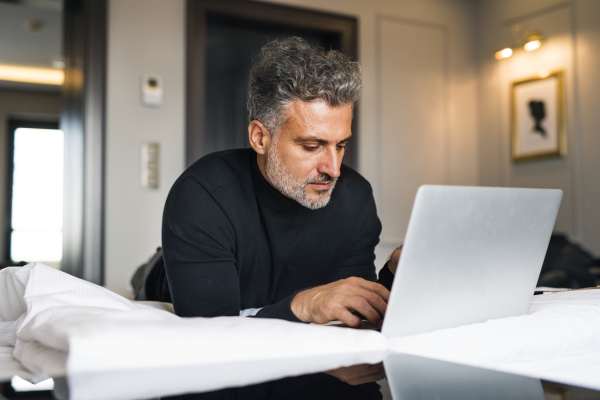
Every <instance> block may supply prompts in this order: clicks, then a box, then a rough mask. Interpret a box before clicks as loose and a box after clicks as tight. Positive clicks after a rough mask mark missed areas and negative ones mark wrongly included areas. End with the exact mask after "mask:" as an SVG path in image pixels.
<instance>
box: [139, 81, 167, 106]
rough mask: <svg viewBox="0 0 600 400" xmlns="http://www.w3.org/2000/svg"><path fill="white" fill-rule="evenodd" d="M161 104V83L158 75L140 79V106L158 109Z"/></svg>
mask: <svg viewBox="0 0 600 400" xmlns="http://www.w3.org/2000/svg"><path fill="white" fill-rule="evenodd" d="M162 102H163V83H162V78H161V77H160V76H158V75H144V76H143V77H142V105H143V106H145V107H160V106H161V105H162Z"/></svg>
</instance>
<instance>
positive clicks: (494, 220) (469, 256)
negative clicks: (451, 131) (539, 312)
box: [381, 185, 562, 337]
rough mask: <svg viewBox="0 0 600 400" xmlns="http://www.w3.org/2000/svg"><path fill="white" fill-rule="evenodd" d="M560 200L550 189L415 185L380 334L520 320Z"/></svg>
mask: <svg viewBox="0 0 600 400" xmlns="http://www.w3.org/2000/svg"><path fill="white" fill-rule="evenodd" d="M561 200H562V191H561V190H555V189H515V188H493V187H467V186H439V185H424V186H421V187H420V188H419V190H418V192H417V196H416V198H415V203H414V206H413V210H412V214H411V217H410V221H409V224H408V230H407V232H406V238H405V241H404V246H403V248H402V255H401V257H400V261H399V262H398V268H397V270H396V275H395V277H394V284H393V286H392V291H391V294H390V299H389V302H388V306H387V311H386V318H385V319H384V322H383V326H382V329H381V332H382V333H383V334H384V335H385V336H386V337H393V336H408V335H414V334H418V333H423V332H429V331H433V330H438V329H444V328H450V327H455V326H460V325H465V324H472V323H476V322H483V321H486V320H489V319H494V318H504V317H510V316H515V315H524V314H526V313H527V312H528V310H529V304H530V302H531V299H532V297H533V294H534V290H535V287H536V283H537V280H538V277H539V274H540V270H541V268H542V263H543V261H544V256H545V254H546V249H547V248H548V243H549V241H550V235H551V234H552V230H553V228H554V223H555V221H556V215H557V214H558V208H559V206H560V202H561Z"/></svg>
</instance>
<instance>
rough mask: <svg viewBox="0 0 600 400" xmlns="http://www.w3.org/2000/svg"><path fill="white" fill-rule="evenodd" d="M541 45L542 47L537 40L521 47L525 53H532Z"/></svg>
mask: <svg viewBox="0 0 600 400" xmlns="http://www.w3.org/2000/svg"><path fill="white" fill-rule="evenodd" d="M541 45H542V42H540V41H539V40H532V41H531V42H527V43H525V46H523V47H524V48H525V50H526V51H533V50H536V49H539V48H540V46H541Z"/></svg>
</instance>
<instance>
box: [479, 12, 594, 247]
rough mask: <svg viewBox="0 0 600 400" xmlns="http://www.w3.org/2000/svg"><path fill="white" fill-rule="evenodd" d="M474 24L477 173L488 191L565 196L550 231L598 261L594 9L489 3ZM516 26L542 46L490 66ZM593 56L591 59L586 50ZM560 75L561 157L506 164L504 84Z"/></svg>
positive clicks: (507, 128)
mask: <svg viewBox="0 0 600 400" xmlns="http://www.w3.org/2000/svg"><path fill="white" fill-rule="evenodd" d="M477 12H478V17H477V20H478V21H479V27H478V33H479V37H480V41H479V43H478V50H479V65H480V70H479V104H480V109H479V123H480V125H479V154H480V157H479V160H480V163H479V170H480V183H481V184H482V185H489V186H513V187H538V188H558V189H562V190H563V192H564V196H563V201H562V204H561V209H560V211H559V215H558V218H557V221H556V225H555V231H557V232H562V233H566V234H567V235H568V236H569V237H570V238H572V239H573V240H575V241H578V242H580V243H581V244H582V245H583V246H584V247H585V248H587V249H588V250H590V251H592V252H594V253H596V255H598V254H600V212H599V211H598V207H597V206H596V204H595V203H596V202H595V201H594V199H595V198H597V197H595V196H598V195H600V180H598V178H597V176H596V175H597V173H598V171H599V170H600V169H599V167H600V161H599V159H600V157H598V154H599V151H600V142H599V140H598V134H597V126H598V122H600V121H598V115H597V114H598V112H597V105H598V99H597V93H598V92H599V90H600V79H599V78H598V76H597V66H598V65H599V63H598V61H599V60H598V52H597V50H600V49H599V45H600V25H599V24H598V21H600V18H599V16H600V2H597V1H593V0H592V1H558V0H543V1H542V0H537V1H533V0H530V1H516V0H514V1H513V0H510V1H502V2H498V1H493V0H486V1H481V2H480V3H478V10H477ZM516 23H522V24H524V26H525V28H526V29H529V30H531V29H540V30H541V31H542V33H543V35H544V36H545V37H546V38H547V40H546V42H544V44H543V46H542V47H541V48H540V49H538V50H536V51H533V52H529V53H527V52H524V51H519V52H515V54H514V55H513V56H512V57H511V58H508V59H505V60H502V61H497V60H496V59H495V58H494V53H495V52H496V51H497V50H498V49H500V48H502V47H505V46H506V43H507V39H509V38H510V27H511V25H513V24H516ZM594 49H595V50H596V53H594V51H593V50H594ZM554 70H563V71H564V78H565V79H564V86H565V106H566V113H565V114H566V132H567V148H568V154H567V156H566V157H564V158H554V159H545V160H536V161H527V162H522V163H513V162H511V155H510V108H509V107H510V106H509V105H510V97H509V96H510V90H511V83H512V82H514V81H518V80H521V79H524V78H528V77H531V76H536V75H539V74H540V73H543V72H544V71H554Z"/></svg>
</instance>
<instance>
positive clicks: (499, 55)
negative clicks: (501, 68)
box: [496, 47, 512, 60]
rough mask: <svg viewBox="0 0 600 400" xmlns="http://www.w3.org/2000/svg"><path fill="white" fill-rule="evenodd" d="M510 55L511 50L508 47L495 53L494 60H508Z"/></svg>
mask: <svg viewBox="0 0 600 400" xmlns="http://www.w3.org/2000/svg"><path fill="white" fill-rule="evenodd" d="M511 55H512V50H511V49H510V48H508V47H507V48H505V49H502V50H500V51H498V52H496V58H497V59H498V60H502V59H503V58H508V57H510V56H511Z"/></svg>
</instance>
